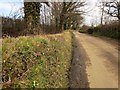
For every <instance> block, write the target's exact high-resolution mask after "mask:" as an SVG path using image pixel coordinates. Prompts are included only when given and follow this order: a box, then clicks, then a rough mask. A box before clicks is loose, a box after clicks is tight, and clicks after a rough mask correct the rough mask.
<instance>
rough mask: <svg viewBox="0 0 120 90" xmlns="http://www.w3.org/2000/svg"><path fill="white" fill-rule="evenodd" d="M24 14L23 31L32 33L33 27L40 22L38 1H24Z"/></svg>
mask: <svg viewBox="0 0 120 90" xmlns="http://www.w3.org/2000/svg"><path fill="white" fill-rule="evenodd" d="M24 14H25V17H24V19H25V28H26V29H25V30H26V31H25V33H26V34H34V30H33V29H35V28H37V26H38V25H39V22H40V3H39V2H24Z"/></svg>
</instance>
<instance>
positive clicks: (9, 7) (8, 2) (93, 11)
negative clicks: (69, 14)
mask: <svg viewBox="0 0 120 90" xmlns="http://www.w3.org/2000/svg"><path fill="white" fill-rule="evenodd" d="M22 2H23V0H0V15H1V16H9V14H10V13H11V12H16V11H18V10H19V8H21V7H23V3H22ZM97 2H98V0H87V3H88V5H87V7H86V8H87V10H88V11H89V12H88V13H86V15H85V16H84V17H85V21H84V24H87V25H91V23H94V24H95V23H98V22H99V21H100V13H99V9H98V8H97V7H96V3H97Z"/></svg>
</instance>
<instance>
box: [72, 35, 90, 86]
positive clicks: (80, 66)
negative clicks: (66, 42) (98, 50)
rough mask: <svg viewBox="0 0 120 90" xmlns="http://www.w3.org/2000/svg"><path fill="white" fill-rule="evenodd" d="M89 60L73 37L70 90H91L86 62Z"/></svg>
mask: <svg viewBox="0 0 120 90" xmlns="http://www.w3.org/2000/svg"><path fill="white" fill-rule="evenodd" d="M88 60H89V58H88V57H87V55H86V52H85V50H84V49H83V47H82V45H81V44H80V43H79V41H78V40H77V38H76V37H75V36H74V35H73V59H72V63H71V70H70V88H89V83H88V78H87V73H86V62H87V61H88Z"/></svg>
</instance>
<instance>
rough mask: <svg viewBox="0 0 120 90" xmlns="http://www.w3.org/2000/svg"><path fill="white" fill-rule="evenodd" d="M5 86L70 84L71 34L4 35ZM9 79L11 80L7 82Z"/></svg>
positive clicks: (57, 85) (22, 86) (32, 86)
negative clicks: (15, 36)
mask: <svg viewBox="0 0 120 90" xmlns="http://www.w3.org/2000/svg"><path fill="white" fill-rule="evenodd" d="M2 48H3V51H2V52H3V53H2V56H3V63H2V65H3V69H2V73H3V76H2V80H3V88H5V87H6V88H8V87H9V88H10V87H11V88H60V87H61V88H68V87H69V78H68V75H69V69H70V63H71V52H72V51H71V48H72V45H71V34H70V33H69V32H64V33H62V34H58V35H48V36H33V37H25V36H23V37H18V38H10V37H8V38H5V39H3V47H2ZM8 82H9V83H8Z"/></svg>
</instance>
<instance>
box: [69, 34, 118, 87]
mask: <svg viewBox="0 0 120 90" xmlns="http://www.w3.org/2000/svg"><path fill="white" fill-rule="evenodd" d="M74 35H75V37H74V38H75V40H76V41H75V42H76V43H77V44H76V47H75V46H74V55H73V61H72V68H71V81H72V80H73V82H71V87H76V86H77V85H78V86H77V87H80V88H85V87H88V86H87V85H89V87H90V88H118V45H114V44H112V43H111V42H106V41H105V40H102V39H100V38H98V37H93V36H90V35H87V34H83V33H78V32H74ZM74 44H75V43H74ZM75 48H77V49H76V50H75ZM75 62H76V63H75ZM80 62H84V63H83V65H84V67H83V66H82V71H84V72H81V73H80V72H79V71H80V70H79V69H81V68H79V67H80V65H78V66H77V67H75V66H76V64H78V63H80ZM77 70H78V71H77ZM73 73H74V74H73ZM75 73H76V74H79V75H76V77H75ZM82 74H84V75H82ZM76 78H78V79H79V80H77V79H76ZM80 78H86V79H83V81H85V83H87V82H88V83H89V84H88V83H87V85H85V84H84V85H83V84H81V81H80ZM76 83H79V84H77V85H76Z"/></svg>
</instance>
